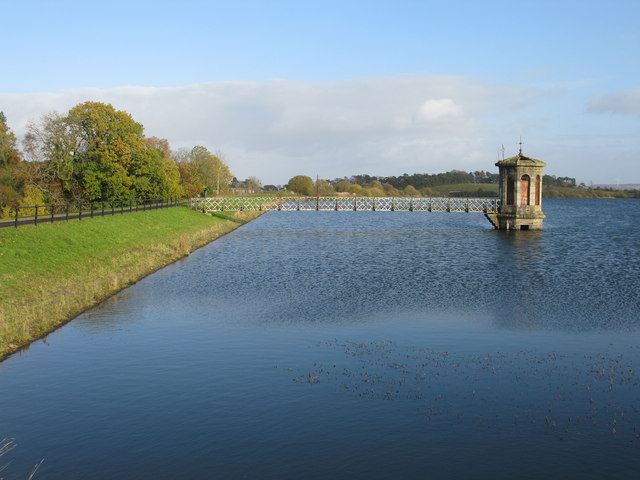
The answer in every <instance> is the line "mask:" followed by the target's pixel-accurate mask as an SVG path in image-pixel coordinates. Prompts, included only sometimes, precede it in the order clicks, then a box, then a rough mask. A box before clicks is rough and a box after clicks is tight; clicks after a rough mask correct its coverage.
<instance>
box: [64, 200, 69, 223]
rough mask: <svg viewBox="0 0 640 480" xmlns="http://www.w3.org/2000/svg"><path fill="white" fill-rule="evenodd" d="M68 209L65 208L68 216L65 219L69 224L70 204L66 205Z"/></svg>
mask: <svg viewBox="0 0 640 480" xmlns="http://www.w3.org/2000/svg"><path fill="white" fill-rule="evenodd" d="M66 207H67V208H65V212H66V214H67V216H66V217H65V221H66V222H68V221H69V204H68V203H67V204H66Z"/></svg>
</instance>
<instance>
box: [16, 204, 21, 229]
mask: <svg viewBox="0 0 640 480" xmlns="http://www.w3.org/2000/svg"><path fill="white" fill-rule="evenodd" d="M19 212H20V207H18V206H17V205H16V228H18V216H20V213H19Z"/></svg>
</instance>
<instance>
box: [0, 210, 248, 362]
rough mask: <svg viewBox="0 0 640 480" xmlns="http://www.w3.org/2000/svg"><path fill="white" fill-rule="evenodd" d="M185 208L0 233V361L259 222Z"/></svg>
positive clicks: (245, 217)
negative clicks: (244, 226) (201, 249)
mask: <svg viewBox="0 0 640 480" xmlns="http://www.w3.org/2000/svg"><path fill="white" fill-rule="evenodd" d="M258 215H259V213H258V212H243V213H241V212H236V213H234V214H226V215H220V216H218V217H209V216H206V215H203V214H202V213H198V212H194V211H191V210H189V209H188V208H185V207H175V208H168V209H163V210H153V211H147V212H137V213H128V214H124V215H115V216H113V217H110V216H108V217H96V218H94V219H87V220H82V221H78V220H74V221H69V222H57V223H54V224H42V225H38V226H37V227H34V226H25V227H20V228H17V229H14V228H3V229H1V230H0V359H2V358H4V357H5V356H6V355H8V354H10V353H12V352H14V351H16V350H17V349H18V348H20V347H21V346H24V345H27V344H29V343H30V342H31V341H33V340H35V339H37V338H40V337H42V336H44V335H46V334H47V333H49V332H51V331H53V330H54V329H55V328H57V327H59V326H60V325H62V324H64V323H66V322H67V321H69V320H70V319H72V318H73V317H75V316H76V315H77V314H78V313H80V312H82V311H83V310H85V309H86V308H88V307H90V306H92V305H94V304H96V303H97V302H99V301H100V300H103V299H104V298H106V297H108V296H109V295H112V294H113V293H115V292H117V291H118V290H120V289H122V288H124V287H126V286H127V285H130V284H131V283H134V282H136V281H137V280H139V279H140V278H142V277H144V276H145V275H148V274H149V273H151V272H154V271H155V270H157V269H159V268H162V267H163V266H165V265H167V264H169V263H171V262H173V261H175V260H177V259H178V258H181V257H183V256H185V255H187V254H188V253H189V252H191V251H193V250H194V249H196V248H198V247H200V246H202V245H204V244H206V243H208V242H210V241H211V240H214V239H215V238H217V237H219V236H221V235H223V234H225V233H227V232H229V231H231V230H233V229H235V228H236V227H238V226H240V225H241V224H243V223H245V222H247V221H249V220H251V219H253V218H255V217H256V216H258Z"/></svg>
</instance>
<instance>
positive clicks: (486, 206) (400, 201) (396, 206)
mask: <svg viewBox="0 0 640 480" xmlns="http://www.w3.org/2000/svg"><path fill="white" fill-rule="evenodd" d="M498 207H499V200H498V199H497V198H466V197H208V198H192V199H191V208H193V209H194V210H198V211H201V212H205V213H208V212H224V211H243V210H247V211H250V210H257V211H272V210H276V211H306V210H316V211H330V210H333V211H362V212H366V211H369V212H371V211H373V212H465V213H473V212H476V213H496V212H497V211H498Z"/></svg>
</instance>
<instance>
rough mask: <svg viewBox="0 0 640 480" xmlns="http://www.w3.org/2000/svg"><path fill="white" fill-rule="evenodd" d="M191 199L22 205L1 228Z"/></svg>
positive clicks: (0, 222) (164, 205) (172, 204)
mask: <svg viewBox="0 0 640 480" xmlns="http://www.w3.org/2000/svg"><path fill="white" fill-rule="evenodd" d="M188 204H189V199H182V198H177V197H170V198H145V199H136V200H113V201H109V202H76V203H55V204H53V203H52V204H47V205H26V206H25V205H23V206H18V207H14V208H13V214H12V216H11V218H9V219H4V220H2V219H0V227H10V226H15V227H18V226H20V225H38V224H39V223H43V222H47V223H53V222H56V221H61V220H73V219H78V220H82V219H86V218H93V217H100V216H104V215H116V214H124V213H129V212H138V211H145V210H156V209H159V208H168V207H176V206H179V205H188Z"/></svg>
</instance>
